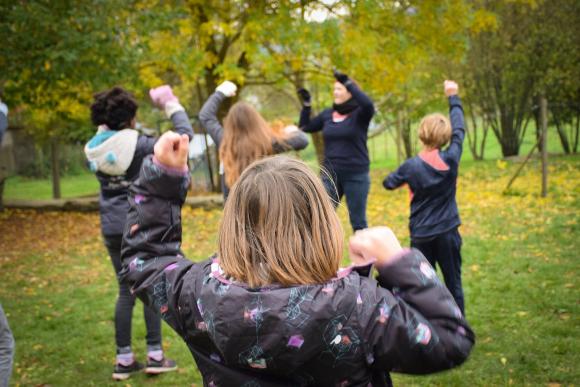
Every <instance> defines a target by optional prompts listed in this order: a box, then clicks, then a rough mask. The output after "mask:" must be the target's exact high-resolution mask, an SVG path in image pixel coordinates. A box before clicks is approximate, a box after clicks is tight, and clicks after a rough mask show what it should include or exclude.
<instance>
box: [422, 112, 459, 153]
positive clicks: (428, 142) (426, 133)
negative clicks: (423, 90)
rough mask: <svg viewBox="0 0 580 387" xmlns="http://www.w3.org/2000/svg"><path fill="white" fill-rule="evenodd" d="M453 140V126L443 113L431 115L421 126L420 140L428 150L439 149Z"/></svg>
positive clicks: (425, 118)
mask: <svg viewBox="0 0 580 387" xmlns="http://www.w3.org/2000/svg"><path fill="white" fill-rule="evenodd" d="M450 139H451V124H450V123H449V119H448V118H447V117H446V116H444V115H443V114H441V113H433V114H429V115H427V116H425V117H423V119H422V120H421V124H419V140H421V142H422V143H423V145H424V146H425V147H426V148H431V149H439V148H441V147H443V146H444V145H445V144H447V143H448V142H449V140H450Z"/></svg>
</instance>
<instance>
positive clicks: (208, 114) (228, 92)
mask: <svg viewBox="0 0 580 387" xmlns="http://www.w3.org/2000/svg"><path fill="white" fill-rule="evenodd" d="M237 89H238V88H237V86H236V85H235V84H234V83H233V82H230V81H225V82H222V83H221V84H220V85H219V86H218V87H216V89H215V93H213V94H212V95H210V96H209V98H208V99H207V101H205V103H204V104H203V106H202V108H201V110H200V111H199V121H200V122H201V126H203V127H204V128H205V130H207V133H208V134H209V135H210V137H211V139H212V140H213V142H215V143H216V145H217V146H219V145H220V143H221V141H222V138H223V136H224V128H223V126H222V124H220V122H219V120H218V118H217V113H218V109H219V107H220V105H221V104H222V102H223V100H224V99H226V98H229V97H233V96H234V95H236V91H237Z"/></svg>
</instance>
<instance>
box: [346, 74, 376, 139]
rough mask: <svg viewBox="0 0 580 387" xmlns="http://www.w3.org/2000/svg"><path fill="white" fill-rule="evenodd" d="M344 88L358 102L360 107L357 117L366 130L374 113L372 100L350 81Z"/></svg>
mask: <svg viewBox="0 0 580 387" xmlns="http://www.w3.org/2000/svg"><path fill="white" fill-rule="evenodd" d="M346 89H347V90H348V91H349V92H350V94H352V97H353V98H354V99H355V100H356V101H357V102H358V106H359V107H360V111H359V113H358V117H357V119H358V120H359V122H361V123H362V124H363V126H364V128H365V129H367V130H368V128H369V123H370V122H371V119H372V118H373V116H374V114H375V105H374V104H373V101H372V100H371V99H370V98H369V96H368V95H366V94H365V93H364V92H363V91H362V90H361V89H359V87H358V86H357V85H356V84H354V82H352V81H351V82H348V83H347V85H346Z"/></svg>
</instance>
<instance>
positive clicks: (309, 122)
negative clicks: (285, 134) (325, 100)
mask: <svg viewBox="0 0 580 387" xmlns="http://www.w3.org/2000/svg"><path fill="white" fill-rule="evenodd" d="M296 92H297V93H298V98H299V99H300V101H301V102H302V110H301V111H300V121H299V122H298V127H300V130H302V131H303V132H306V133H312V132H319V131H321V130H322V128H323V127H324V121H325V120H326V119H327V118H328V117H329V116H330V114H331V112H330V110H329V109H326V110H324V111H323V112H322V113H320V114H319V115H317V116H316V117H314V118H312V119H310V114H311V113H312V106H311V99H312V98H311V96H310V92H309V91H308V90H306V89H298V90H297V91H296Z"/></svg>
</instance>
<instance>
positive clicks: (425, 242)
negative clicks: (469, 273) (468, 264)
mask: <svg viewBox="0 0 580 387" xmlns="http://www.w3.org/2000/svg"><path fill="white" fill-rule="evenodd" d="M461 243H462V241H461V235H459V231H458V230H457V227H456V228H454V229H452V230H449V231H447V232H445V233H443V234H439V235H436V236H433V237H429V238H411V247H414V248H416V249H418V250H419V251H421V252H422V253H423V255H424V256H425V258H427V260H428V261H429V263H430V264H431V266H433V268H434V269H436V266H435V264H438V265H439V268H440V270H441V273H443V279H444V280H445V285H446V286H447V289H449V292H450V293H451V295H453V298H454V299H455V302H457V306H459V308H460V309H461V313H463V315H465V301H464V299H463V286H462V285H461Z"/></svg>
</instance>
